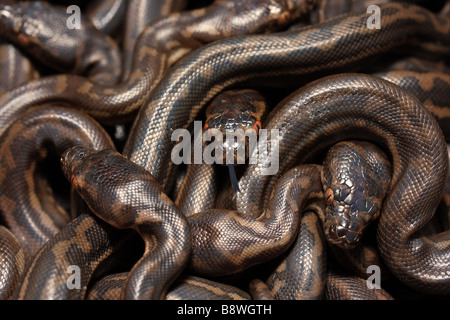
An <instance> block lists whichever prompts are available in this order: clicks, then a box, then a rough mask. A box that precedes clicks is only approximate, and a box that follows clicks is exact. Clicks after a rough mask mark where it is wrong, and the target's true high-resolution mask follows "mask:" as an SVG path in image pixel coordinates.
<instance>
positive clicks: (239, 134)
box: [205, 128, 258, 165]
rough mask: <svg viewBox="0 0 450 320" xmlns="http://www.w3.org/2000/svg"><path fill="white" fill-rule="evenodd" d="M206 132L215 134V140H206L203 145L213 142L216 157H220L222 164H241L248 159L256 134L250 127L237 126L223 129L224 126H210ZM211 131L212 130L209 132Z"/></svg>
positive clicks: (255, 140) (256, 137)
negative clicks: (231, 128)
mask: <svg viewBox="0 0 450 320" xmlns="http://www.w3.org/2000/svg"><path fill="white" fill-rule="evenodd" d="M206 132H207V134H210V135H215V136H216V138H215V139H217V138H218V139H217V140H214V141H212V142H206V143H205V145H207V146H208V145H211V144H214V147H215V152H214V155H215V156H216V153H218V156H216V159H218V158H217V157H221V164H223V165H243V164H246V163H247V162H248V160H249V159H250V154H251V152H252V151H253V149H254V148H255V144H256V143H257V139H258V135H257V133H256V132H255V130H253V129H252V128H238V129H235V130H225V129H224V128H220V129H217V128H210V129H208V130H207V131H206ZM211 132H213V133H212V134H211Z"/></svg>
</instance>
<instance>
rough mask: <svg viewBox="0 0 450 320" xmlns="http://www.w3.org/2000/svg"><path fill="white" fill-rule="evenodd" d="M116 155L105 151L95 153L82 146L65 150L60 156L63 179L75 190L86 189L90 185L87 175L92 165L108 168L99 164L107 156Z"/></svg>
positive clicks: (114, 152) (106, 165)
mask: <svg viewBox="0 0 450 320" xmlns="http://www.w3.org/2000/svg"><path fill="white" fill-rule="evenodd" d="M115 154H118V153H117V152H116V151H114V150H110V149H106V150H102V151H95V150H90V149H87V148H85V147H83V146H74V147H72V148H69V149H67V150H66V151H65V152H64V153H63V154H62V156H61V167H62V170H63V173H64V175H65V177H66V178H67V179H68V180H69V181H70V183H71V184H72V186H73V187H74V188H75V189H76V190H81V189H83V188H87V186H88V185H90V183H89V182H90V181H88V180H89V179H90V177H89V174H90V173H91V172H92V171H93V170H92V168H93V165H94V164H95V165H97V167H104V168H105V170H106V169H108V168H109V164H108V163H106V162H105V163H101V161H102V159H105V158H106V156H108V155H115Z"/></svg>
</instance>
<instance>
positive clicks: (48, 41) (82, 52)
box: [0, 1, 121, 85]
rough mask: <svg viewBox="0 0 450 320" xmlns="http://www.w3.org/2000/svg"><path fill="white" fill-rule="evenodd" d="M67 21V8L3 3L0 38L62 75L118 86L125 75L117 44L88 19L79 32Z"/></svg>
mask: <svg viewBox="0 0 450 320" xmlns="http://www.w3.org/2000/svg"><path fill="white" fill-rule="evenodd" d="M67 19H68V15H67V13H66V9H65V8H64V7H59V6H54V5H52V6H49V5H48V4H46V3H44V2H40V1H24V2H18V3H13V4H8V3H2V4H0V26H1V28H0V30H1V33H0V37H2V38H3V39H5V40H7V41H9V42H10V43H13V44H14V45H16V46H17V47H19V48H21V49H22V50H23V51H24V52H26V53H28V54H29V55H30V56H33V57H34V58H35V59H37V60H38V61H39V62H40V63H41V64H43V65H46V66H47V67H49V68H56V70H57V71H59V72H65V73H74V74H85V75H86V76H87V77H88V78H89V79H91V80H92V81H93V82H96V83H99V84H103V85H114V84H115V83H117V81H118V79H119V77H120V72H121V68H120V62H121V54H120V50H119V48H118V46H117V44H116V43H115V42H114V41H113V40H112V39H111V38H110V37H108V36H106V35H105V34H103V33H102V32H100V31H99V30H98V29H97V28H95V26H94V25H93V24H92V22H91V20H89V19H85V18H84V16H81V18H80V28H79V29H77V28H73V29H72V28H68V27H67ZM38 81H39V80H38Z"/></svg>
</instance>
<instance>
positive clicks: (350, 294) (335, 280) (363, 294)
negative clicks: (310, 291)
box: [324, 267, 394, 300]
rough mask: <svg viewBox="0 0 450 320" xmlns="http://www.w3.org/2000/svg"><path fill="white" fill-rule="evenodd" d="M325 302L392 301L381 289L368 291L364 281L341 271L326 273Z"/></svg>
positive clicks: (335, 270)
mask: <svg viewBox="0 0 450 320" xmlns="http://www.w3.org/2000/svg"><path fill="white" fill-rule="evenodd" d="M324 298H325V300H394V298H393V297H392V296H391V295H390V294H389V293H388V292H387V291H386V290H384V289H383V288H379V289H368V288H367V283H366V280H365V279H363V278H360V277H358V276H355V275H352V274H349V273H346V272H345V271H342V270H337V269H336V267H335V268H334V269H330V270H329V271H328V272H327V277H326V285H325V291H324Z"/></svg>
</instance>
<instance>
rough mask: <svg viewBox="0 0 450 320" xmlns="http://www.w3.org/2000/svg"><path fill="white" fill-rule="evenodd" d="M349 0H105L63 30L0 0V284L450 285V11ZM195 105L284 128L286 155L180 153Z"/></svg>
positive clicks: (353, 288)
mask: <svg viewBox="0 0 450 320" xmlns="http://www.w3.org/2000/svg"><path fill="white" fill-rule="evenodd" d="M344 2H345V1H343V2H342V6H339V5H338V3H337V2H336V1H333V0H329V1H314V0H295V1H284V0H279V1H269V0H258V1H253V2H247V1H235V0H231V1H220V0H217V1H214V2H212V3H211V4H209V5H208V6H207V7H205V8H200V9H197V8H195V6H194V9H189V8H190V7H189V5H188V4H187V3H186V2H184V1H182V2H178V3H176V2H172V1H167V2H164V3H163V2H158V1H156V2H154V3H153V2H150V1H139V2H136V1H129V2H127V3H126V2H125V1H120V0H108V1H105V2H104V3H103V2H97V1H96V2H92V4H90V5H89V6H87V12H86V14H85V15H84V14H83V19H82V27H81V29H80V30H78V32H74V33H72V34H71V33H70V32H69V33H66V32H67V31H68V30H65V29H66V28H64V27H63V28H61V25H64V26H65V20H66V19H67V13H66V12H65V8H62V7H60V6H58V5H53V4H51V5H50V4H46V3H42V2H21V1H12V0H7V1H1V2H0V28H1V29H0V200H1V201H0V299H90V300H118V299H167V300H183V299H186V300H187V299H204V300H206V299H214V300H222V299H226V300H249V299H257V300H271V299H282V300H288V299H333V300H341V299H367V300H368V299H393V298H394V296H393V295H391V294H390V293H389V292H388V291H387V289H386V288H384V287H383V288H382V289H378V290H368V288H367V286H366V279H367V277H368V274H367V272H366V270H367V267H368V266H370V265H377V266H380V268H381V272H382V279H383V280H382V281H384V279H388V280H389V279H396V280H397V281H399V282H400V283H401V285H404V286H406V287H407V288H409V289H411V290H414V291H415V292H420V293H423V294H430V295H449V294H450V231H449V226H450V222H449V221H450V217H449V212H450V210H448V208H449V206H450V205H449V203H450V201H449V200H448V195H449V194H450V191H449V190H446V189H445V188H446V186H447V187H448V185H450V184H449V183H450V182H449V181H450V179H449V178H448V173H449V170H450V169H449V158H450V153H449V151H448V150H450V149H447V145H446V139H447V141H448V140H450V130H449V128H450V126H449V124H450V122H449V119H450V105H449V101H450V100H449V99H450V97H449V92H450V90H449V89H450V88H449V84H450V79H449V78H448V75H447V74H448V71H449V69H448V68H447V67H446V66H445V64H446V62H447V58H446V57H448V54H449V53H450V19H449V17H450V15H448V13H447V12H448V11H449V10H447V9H445V8H444V10H443V11H442V12H441V13H440V14H439V13H434V12H432V11H429V10H427V9H425V8H424V7H423V6H419V5H415V4H408V3H395V2H390V1H379V2H378V4H380V8H381V12H382V16H383V20H382V28H381V29H370V28H367V19H368V17H369V15H370V14H368V13H366V11H365V9H366V7H367V6H368V3H369V2H368V1H364V2H361V4H358V5H357V4H355V3H352V4H350V2H345V5H344ZM362 3H364V4H362ZM422 4H423V5H425V4H424V3H422ZM360 5H361V7H360ZM125 8H127V12H126V11H125ZM183 8H188V10H186V11H181V10H183ZM261 8H264V9H265V10H261ZM152 9H153V10H155V11H154V12H153V13H152V15H150V14H144V12H149V11H151V10H152ZM135 11H139V12H142V15H141V16H140V17H137V19H136V18H135V17H134V15H133V12H135ZM306 15H310V17H309V22H310V24H311V25H308V26H304V24H305V22H304V21H300V22H299V25H298V26H295V25H294V27H293V28H292V29H289V30H288V29H287V28H288V26H290V25H291V24H292V23H294V22H297V21H299V20H300V19H301V18H304V17H305V16H306ZM133 18H134V19H136V20H137V21H135V23H134V22H133V21H132V20H133ZM123 24H124V25H125V26H126V28H125V30H124V32H123V34H121V33H118V32H117V31H118V29H119V28H120V26H121V25H123ZM306 24H308V23H306ZM29 25H35V26H36V28H35V29H33V28H28V27H27V26H29ZM63 29H64V30H63ZM58 30H59V31H58ZM286 30H287V31H286ZM39 31H41V32H39ZM279 31H281V32H279ZM60 34H64V35H65V36H66V37H67V38H66V39H71V40H70V41H62V40H60V39H61V37H60ZM138 35H139V37H138ZM55 37H56V38H55ZM58 37H59V38H58ZM120 37H123V39H124V40H125V41H124V42H123V43H122V46H121V47H119V46H118V45H117V42H116V39H117V38H120ZM15 47H18V48H20V49H21V51H20V52H19V51H18V50H17V49H15ZM411 48H413V49H414V51H415V54H417V56H420V58H413V59H408V60H401V59H400V60H401V61H400V62H399V61H397V60H395V59H394V58H392V59H391V58H389V59H387V58H386V57H387V56H389V55H390V54H392V55H393V56H395V57H401V56H403V55H404V56H408V54H405V51H408V49H409V50H410V51H411ZM119 49H120V50H119ZM416 51H417V52H416ZM122 54H123V56H122ZM28 57H32V59H31V60H29V59H28ZM427 57H433V58H432V59H435V60H436V61H433V62H428V61H427V62H424V61H426V60H427ZM422 58H423V60H421V59H422ZM414 59H415V60H414ZM381 60H383V61H381ZM394 60H395V61H394ZM50 61H52V62H51V63H50ZM373 62H376V63H373ZM378 62H379V63H378ZM36 64H37V65H40V66H41V67H40V68H35V65H36ZM344 72H346V73H344ZM356 72H360V73H356ZM369 73H370V74H369ZM3 74H6V75H7V77H6V78H2V77H3ZM4 79H7V80H4ZM274 85H275V87H276V88H280V90H279V91H278V92H277V89H270V90H269V89H268V90H267V91H265V88H268V87H273V86H274ZM255 88H256V90H255ZM281 88H283V89H281ZM286 88H287V89H286ZM284 89H286V90H285V91H284ZM272 90H273V91H272ZM272 92H276V97H272V96H271V94H272ZM249 93H250V98H248V96H246V95H248V94H249ZM233 95H235V96H233ZM228 99H229V100H228ZM247 99H248V101H247ZM230 101H232V102H233V103H234V102H237V104H238V105H239V106H242V103H243V106H244V108H243V110H241V112H239V113H233V112H234V111H233V112H231V109H227V105H228V103H229V102H230ZM224 106H225V108H223V107H224ZM252 108H255V110H252ZM76 109H78V110H76ZM218 115H220V117H219V116H218ZM231 118H232V119H233V123H232V124H229V123H228V122H224V121H226V120H230V119H231ZM199 119H202V120H204V123H205V124H206V125H205V127H204V129H207V128H213V127H220V126H223V127H226V126H227V125H230V126H236V123H237V126H239V125H240V124H242V123H243V122H246V121H247V122H248V123H247V124H249V126H250V127H251V128H253V129H254V130H255V131H257V132H259V131H260V130H261V129H268V130H274V129H276V130H278V133H279V135H278V140H277V141H276V142H274V141H270V146H271V147H279V157H278V159H279V160H280V161H279V163H278V171H277V173H276V174H274V175H264V174H262V173H263V172H264V171H265V170H266V169H267V167H269V166H270V165H273V164H274V163H273V162H272V163H268V162H265V163H261V162H260V163H257V164H247V165H245V166H237V167H236V173H237V174H236V181H233V180H232V181H231V183H230V179H229V177H228V176H225V175H224V174H226V168H221V167H219V166H214V165H204V164H202V165H199V164H190V165H187V166H176V165H175V164H174V163H173V161H171V152H172V150H173V148H174V146H175V144H176V143H175V141H172V140H171V136H172V133H173V132H174V130H176V129H180V128H184V129H188V130H191V132H192V128H193V122H194V120H199ZM250 120H251V121H250ZM230 122H231V120H230ZM116 124H126V125H127V126H128V125H130V126H131V127H130V132H129V135H128V137H127V140H126V144H125V147H124V149H123V150H120V149H119V148H116V146H115V144H114V143H115V142H116V141H114V140H113V139H112V138H111V136H110V132H108V131H107V130H110V128H111V127H110V126H111V125H116ZM127 130H128V129H127ZM127 134H128V132H127ZM271 137H276V136H271ZM348 140H352V142H345V143H342V142H343V141H348ZM356 140H359V141H356ZM360 140H364V142H363V141H360ZM343 146H344V148H351V149H352V150H353V151H352V152H354V151H355V150H356V151H357V153H358V156H359V155H360V154H364V152H366V151H367V155H368V156H369V157H372V158H371V159H370V161H368V162H365V161H366V160H356V159H355V158H354V155H353V154H350V155H348V153H347V154H345V155H343V154H340V153H338V152H339V151H338V149H339V148H340V147H343ZM116 150H120V153H119V152H117V151H116ZM369 150H370V155H369ZM347 151H348V150H347ZM255 152H257V151H255ZM355 157H356V156H355ZM59 159H61V162H60V163H59ZM57 161H58V163H57ZM369 162H370V164H369ZM56 163H57V164H56ZM56 166H58V167H59V166H60V167H62V172H59V168H57V169H58V173H56V175H55V177H52V178H49V177H47V176H46V175H45V170H48V169H49V167H50V168H51V167H56ZM52 169H53V170H54V169H55V168H52ZM54 171H55V170H54ZM224 177H226V178H224ZM361 177H363V178H364V179H362V178H361ZM331 178H334V181H331ZM67 181H69V182H70V183H68V182H67ZM55 183H62V185H64V188H61V190H58V187H56V189H55V186H54V184H55ZM347 188H348V189H347ZM63 189H64V190H63ZM447 189H448V188H447ZM68 198H70V199H69V201H68ZM333 206H335V207H333ZM118 265H120V268H117V266H118ZM73 266H76V267H79V269H80V274H81V287H79V288H75V289H73V288H70V287H69V286H68V284H67V283H68V282H67V279H68V275H69V274H68V272H67V270H68V268H70V267H73ZM257 268H263V269H264V268H265V269H264V271H263V272H262V274H252V271H253V270H259V269H257ZM233 277H237V278H238V279H240V278H239V277H244V279H245V280H244V281H243V282H239V281H237V282H235V283H233V281H230V282H228V281H227V279H228V280H230V279H233Z"/></svg>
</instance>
